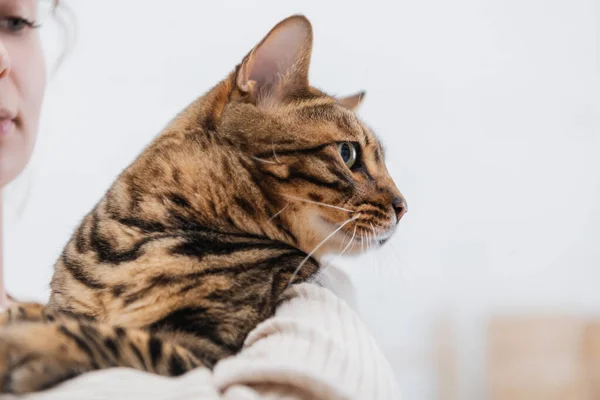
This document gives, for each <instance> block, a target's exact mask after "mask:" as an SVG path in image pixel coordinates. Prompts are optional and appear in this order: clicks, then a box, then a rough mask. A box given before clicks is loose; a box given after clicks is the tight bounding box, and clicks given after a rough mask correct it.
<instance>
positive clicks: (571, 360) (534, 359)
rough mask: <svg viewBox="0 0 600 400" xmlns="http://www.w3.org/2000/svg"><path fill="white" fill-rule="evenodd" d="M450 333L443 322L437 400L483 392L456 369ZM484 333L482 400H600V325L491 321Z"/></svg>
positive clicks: (549, 319) (570, 320) (577, 320)
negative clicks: (461, 383)
mask: <svg viewBox="0 0 600 400" xmlns="http://www.w3.org/2000/svg"><path fill="white" fill-rule="evenodd" d="M440 322H442V321H440ZM454 328H455V326H453V324H452V323H450V322H448V320H444V321H443V322H442V323H440V324H439V325H438V329H437V332H436V333H437V343H436V351H435V353H436V364H437V367H438V371H437V372H438V394H439V395H438V399H439V400H455V399H463V398H464V399H467V398H469V397H472V394H473V390H472V389H473V388H476V387H478V388H481V386H480V385H477V383H469V379H472V378H471V377H468V376H463V375H462V374H464V373H465V372H464V371H461V370H460V368H459V367H458V366H459V365H460V364H461V363H460V362H459V361H460V360H457V355H458V354H460V351H457V350H458V349H459V345H460V344H461V343H462V342H461V341H460V340H457V338H456V335H455V333H456V332H454ZM484 332H485V336H486V347H485V365H486V367H485V377H486V378H485V379H486V381H485V384H484V387H485V394H486V395H485V398H486V399H491V400H600V319H591V318H589V319H588V318H583V317H577V316H568V315H562V316H535V315H532V316H502V317H493V318H490V319H489V323H488V324H487V326H486V329H485V331H484ZM459 382H463V383H465V382H466V386H465V387H463V388H462V389H465V390H463V392H464V393H462V392H461V391H460V390H459V389H461V387H460V386H461V385H460V384H459ZM476 391H477V390H476ZM467 393H471V396H469V395H468V394H467ZM479 397H481V396H479Z"/></svg>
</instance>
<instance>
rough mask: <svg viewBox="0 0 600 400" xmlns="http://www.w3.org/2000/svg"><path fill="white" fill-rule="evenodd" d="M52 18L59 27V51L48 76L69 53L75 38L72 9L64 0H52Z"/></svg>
mask: <svg viewBox="0 0 600 400" xmlns="http://www.w3.org/2000/svg"><path fill="white" fill-rule="evenodd" d="M52 2H53V7H52V15H51V17H52V20H54V22H55V23H56V25H57V27H58V28H59V32H60V36H61V41H62V43H61V51H60V52H59V54H58V56H57V57H56V60H54V64H53V66H52V68H51V69H50V76H51V77H52V76H54V75H55V74H56V72H58V70H59V69H60V66H61V65H62V63H63V62H64V60H65V59H66V57H67V56H68V55H69V53H70V51H71V50H72V49H73V46H74V45H75V39H76V38H77V35H76V31H77V25H76V19H75V15H74V14H73V11H72V10H71V8H70V7H69V5H68V4H66V3H65V1H64V0H52Z"/></svg>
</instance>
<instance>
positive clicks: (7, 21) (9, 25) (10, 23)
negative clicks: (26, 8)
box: [0, 17, 36, 33]
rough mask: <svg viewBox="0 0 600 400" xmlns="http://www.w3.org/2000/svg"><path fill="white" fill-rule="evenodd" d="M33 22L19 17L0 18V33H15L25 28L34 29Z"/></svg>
mask: <svg viewBox="0 0 600 400" xmlns="http://www.w3.org/2000/svg"><path fill="white" fill-rule="evenodd" d="M35 27H36V24H35V22H33V21H29V20H28V19H25V18H21V17H0V31H2V32H6V33H17V32H20V31H22V30H23V29H25V28H35Z"/></svg>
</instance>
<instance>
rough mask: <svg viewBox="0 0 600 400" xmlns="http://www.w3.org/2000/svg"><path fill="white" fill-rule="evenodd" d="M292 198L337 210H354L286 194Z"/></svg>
mask: <svg viewBox="0 0 600 400" xmlns="http://www.w3.org/2000/svg"><path fill="white" fill-rule="evenodd" d="M284 197H286V198H288V199H290V200H296V201H300V202H303V203H309V204H316V205H319V206H323V207H329V208H335V209H336V210H342V211H346V212H354V211H352V210H349V209H347V208H343V207H338V206H332V205H331V204H326V203H321V202H319V201H312V200H306V199H302V198H300V197H295V196H284Z"/></svg>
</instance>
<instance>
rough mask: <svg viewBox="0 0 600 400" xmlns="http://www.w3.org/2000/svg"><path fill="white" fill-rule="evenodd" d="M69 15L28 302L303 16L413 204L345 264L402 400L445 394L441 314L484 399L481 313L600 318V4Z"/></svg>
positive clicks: (473, 388) (39, 176) (16, 285)
mask: <svg viewBox="0 0 600 400" xmlns="http://www.w3.org/2000/svg"><path fill="white" fill-rule="evenodd" d="M70 4H71V5H72V6H73V9H74V12H75V15H76V17H77V22H78V26H79V33H78V43H77V46H76V47H75V49H74V50H73V52H72V54H71V55H70V57H69V59H68V60H67V61H66V63H65V64H64V65H63V66H62V69H61V70H60V71H59V73H58V74H57V75H56V76H55V77H54V78H53V79H52V81H51V83H50V85H49V87H48V92H47V98H46V104H45V109H44V113H43V119H42V128H41V132H40V135H41V139H40V142H39V146H38V148H37V149H36V154H35V158H34V163H33V164H32V168H31V170H30V172H29V173H28V174H27V176H25V177H24V179H23V180H22V181H21V183H18V184H17V185H14V186H21V188H20V189H19V190H21V191H22V188H23V187H26V186H29V187H30V188H31V191H30V193H29V195H28V197H27V198H28V200H27V203H26V204H25V212H24V214H23V216H22V217H21V218H14V217H13V218H9V220H8V226H7V227H6V235H5V238H6V245H5V247H6V265H7V271H6V282H7V285H8V288H9V291H10V292H11V293H13V294H15V295H16V296H20V297H25V298H35V299H40V300H44V299H45V298H46V297H47V295H48V282H49V280H50V277H51V273H52V265H53V263H54V261H55V259H56V258H57V256H58V254H59V252H60V251H61V249H62V246H63V245H64V244H65V243H66V241H67V240H68V238H69V236H70V234H71V232H72V230H73V229H74V228H75V227H76V225H77V224H78V222H79V220H80V219H81V217H82V216H83V215H84V214H85V213H86V212H87V211H89V210H90V209H91V208H92V206H93V205H94V204H95V202H96V201H98V200H99V199H100V197H101V196H102V194H103V192H104V191H105V190H106V189H107V188H108V186H109V185H110V183H111V182H112V181H113V179H114V178H115V176H116V175H117V174H118V173H119V172H120V171H121V170H122V169H123V168H124V167H125V166H126V165H127V164H128V163H129V162H131V161H132V160H133V158H134V157H135V156H136V155H137V154H138V153H139V152H140V151H141V149H142V148H143V147H144V146H145V145H146V144H147V143H148V142H149V141H150V140H151V139H152V138H153V136H154V135H155V134H157V133H158V132H159V131H160V130H161V128H162V127H163V126H164V125H165V124H166V123H167V122H168V121H169V119H170V118H171V117H173V116H174V114H175V113H176V112H178V111H179V110H180V109H181V108H182V107H184V106H185V105H187V104H188V103H189V102H191V101H192V100H193V99H194V98H195V97H197V96H199V95H201V94H202V93H203V92H204V91H206V90H207V89H209V88H210V87H211V86H213V85H214V84H215V83H217V82H218V81H219V80H221V79H222V78H223V77H224V76H225V75H226V74H227V73H228V72H229V71H230V70H231V69H232V68H233V67H234V66H235V65H236V64H237V63H238V62H239V61H240V60H241V58H242V57H243V55H245V54H246V52H247V51H248V50H250V49H251V48H252V47H253V46H254V44H255V43H256V42H257V41H259V40H260V39H261V38H262V36H263V35H264V34H265V33H266V32H267V31H268V30H269V29H270V28H271V27H272V25H274V24H275V23H276V22H278V21H279V20H280V19H282V18H283V17H286V16H288V15H290V14H293V13H297V12H301V13H304V14H306V15H307V16H308V17H309V18H310V19H311V21H312V22H313V25H314V34H315V46H314V53H313V63H312V67H311V80H312V83H313V84H314V85H315V86H317V87H320V88H322V89H324V90H326V91H328V92H330V93H332V94H348V93H352V92H354V91H357V90H359V89H363V88H364V89H366V90H367V92H368V95H367V98H366V101H365V103H364V106H363V107H362V108H361V110H360V115H361V116H362V118H363V119H364V120H365V121H366V122H367V123H368V124H369V125H371V126H372V127H373V128H374V129H375V130H376V131H377V132H378V134H379V135H380V136H381V137H382V139H383V141H384V143H385V145H386V147H387V152H388V165H389V169H390V172H391V173H392V175H393V177H394V178H395V179H396V181H397V184H398V186H399V187H400V189H401V190H402V191H403V193H404V194H405V196H406V197H407V199H408V203H409V213H408V214H407V215H406V217H405V218H404V219H403V221H402V223H401V226H400V229H399V232H398V235H397V236H396V237H395V238H394V239H393V240H392V242H391V243H390V245H388V246H386V248H384V249H383V250H382V251H381V252H380V253H378V254H373V255H372V256H371V255H370V256H365V257H362V258H360V259H347V260H344V261H343V262H342V263H341V264H342V265H343V266H344V267H345V268H346V269H347V270H348V271H349V273H350V275H351V277H352V279H353V282H354V284H355V287H356V293H357V299H358V309H359V311H360V313H361V315H362V317H363V318H364V320H365V321H366V323H367V324H368V325H369V327H370V328H371V330H372V332H373V334H374V335H375V336H376V337H377V339H378V340H379V343H380V344H381V346H382V348H383V349H384V351H385V352H386V354H387V356H388V358H389V359H390V362H391V363H392V365H393V367H394V369H395V371H396V373H397V375H398V378H399V380H400V382H401V384H402V387H403V389H404V392H405V395H406V398H407V399H430V398H435V397H436V395H437V393H436V366H435V357H434V352H433V347H432V343H433V339H434V336H435V335H434V332H435V329H434V328H435V326H436V321H438V318H439V317H440V316H445V317H447V318H452V320H453V321H454V324H455V327H456V329H457V338H458V340H459V343H460V347H459V359H460V371H461V375H460V385H461V386H462V392H463V393H465V396H466V397H465V398H472V399H480V398H483V397H484V394H485V393H484V384H483V382H484V376H483V374H484V371H483V366H484V358H483V356H484V348H485V346H484V345H485V343H483V337H482V335H481V332H482V329H483V327H484V326H485V319H486V317H487V316H489V315H490V314H492V313H504V312H512V313H515V312H516V313H525V312H530V311H537V312H574V313H584V314H589V313H591V314H600V290H599V289H598V286H599V284H600V157H599V155H600V132H599V131H600V129H599V127H600V123H599V116H600V105H599V103H600V102H599V93H600V91H599V89H600V79H599V65H598V60H599V59H598V11H599V10H598V4H597V3H596V4H594V1H593V0H570V1H559V0H479V1H475V0H454V1H446V0H421V1H406V0H402V1H394V2H392V1H387V2H383V1H370V2H366V1H343V2H342V1H327V2H326V1H306V0H304V1H293V2H291V1H289V2H288V1H286V2H282V1H275V0H271V1H249V0H238V1H223V2H216V1H213V2H204V1H202V2H201V1H195V0H188V1H185V0H171V1H168V2H167V1H164V0H161V1H158V0H153V1H150V0H144V1H142V0H137V1H134V0H127V1H124V0H103V1H83V0H72V1H71V2H70ZM595 7H596V8H595ZM44 29H45V32H44V31H43V32H42V34H43V35H44V40H45V41H46V42H47V44H48V48H50V50H49V54H52V53H53V51H52V48H55V47H56V43H55V39H56V38H55V37H54V35H53V34H52V32H53V29H52V27H48V28H44ZM12 189H13V193H14V192H15V191H16V189H17V188H15V187H13V188H12ZM17 198H20V197H19V196H17ZM13 204H14V201H13Z"/></svg>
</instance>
